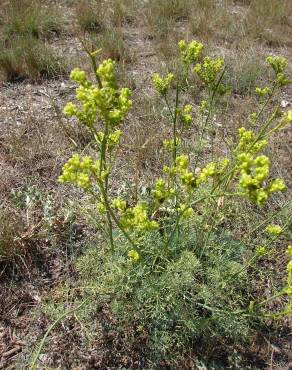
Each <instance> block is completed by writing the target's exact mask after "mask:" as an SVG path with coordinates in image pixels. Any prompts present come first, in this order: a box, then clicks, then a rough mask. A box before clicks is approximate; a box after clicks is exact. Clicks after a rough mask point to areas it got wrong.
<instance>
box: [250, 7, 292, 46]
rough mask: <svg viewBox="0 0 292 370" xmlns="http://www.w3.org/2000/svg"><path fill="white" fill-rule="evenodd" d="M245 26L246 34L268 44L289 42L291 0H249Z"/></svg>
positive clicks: (291, 24) (290, 34) (291, 28)
mask: <svg viewBox="0 0 292 370" xmlns="http://www.w3.org/2000/svg"><path fill="white" fill-rule="evenodd" d="M245 26H246V31H247V34H248V35H250V36H251V37H252V38H255V39H259V40H261V41H264V42H266V43H267V44H269V45H284V44H286V43H289V42H290V43H291V39H292V2H291V1H290V0H282V1H278V0H269V1H266V0H251V1H250V5H249V7H248V10H247V15H246V19H245Z"/></svg>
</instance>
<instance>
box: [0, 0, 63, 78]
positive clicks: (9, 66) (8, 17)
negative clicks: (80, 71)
mask: <svg viewBox="0 0 292 370" xmlns="http://www.w3.org/2000/svg"><path fill="white" fill-rule="evenodd" d="M1 19H2V21H1V24H0V76H1V77H2V78H4V79H7V80H12V81H14V80H21V79H25V78H30V79H31V80H38V79H40V78H42V77H46V78H52V77H57V76H59V75H61V74H63V73H64V72H65V71H66V66H65V62H64V60H63V58H61V57H60V56H59V55H58V54H57V53H56V52H55V51H53V49H52V48H51V47H50V46H49V45H48V43H46V42H45V40H46V39H48V38H49V37H50V36H51V35H52V34H55V33H56V32H59V31H60V29H61V18H60V17H58V16H57V14H56V13H55V12H54V10H53V9H52V8H48V7H46V6H45V5H43V4H42V3H41V2H40V1H38V0H24V1H22V0H12V1H11V2H10V3H9V4H8V5H6V6H5V5H3V9H2V17H1Z"/></svg>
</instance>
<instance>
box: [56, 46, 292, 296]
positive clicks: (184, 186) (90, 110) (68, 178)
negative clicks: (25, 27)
mask: <svg viewBox="0 0 292 370" xmlns="http://www.w3.org/2000/svg"><path fill="white" fill-rule="evenodd" d="M179 50H180V54H181V58H180V59H181V63H182V68H183V69H184V71H185V72H187V71H191V73H193V74H194V75H195V76H196V78H198V79H200V80H201V82H202V85H203V86H205V88H206V90H207V92H208V101H202V102H201V103H200V106H199V114H201V116H202V117H204V123H203V127H202V130H201V132H200V133H199V134H198V143H199V145H200V147H201V143H202V139H203V137H204V133H205V131H206V129H207V127H208V125H209V124H210V122H211V121H212V117H213V115H214V107H215V105H214V102H215V99H216V98H217V97H218V96H220V95H222V94H224V93H225V92H226V91H227V90H228V89H227V87H226V86H225V85H224V84H223V82H222V81H223V77H224V74H225V68H224V61H223V60H222V59H221V58H211V57H208V56H204V55H203V50H204V46H203V45H202V44H201V43H198V42H196V41H192V42H190V43H186V42H185V41H180V43H179ZM88 54H89V56H90V58H91V61H92V65H93V69H94V73H95V77H96V81H95V82H92V81H90V80H89V79H88V78H87V76H86V74H85V72H84V71H82V70H80V69H74V70H73V71H72V72H71V75H70V78H71V80H72V81H74V82H75V83H76V84H77V85H78V87H77V89H76V99H77V101H78V103H77V104H75V103H72V102H70V103H68V104H67V105H66V106H65V108H64V113H65V114H66V115H67V116H71V117H72V116H73V117H77V119H78V120H79V122H80V124H82V125H84V126H85V127H86V128H87V129H88V130H89V131H90V132H91V133H92V136H93V138H94V143H95V146H94V147H95V148H96V155H95V156H83V157H82V156H80V155H79V154H73V156H72V157H71V158H70V159H69V160H68V162H67V163H66V164H65V165H64V167H63V171H62V174H61V176H60V177H59V181H60V182H62V183H71V184H74V185H76V186H78V187H79V188H81V189H83V190H84V191H85V192H87V193H89V194H91V195H93V197H94V199H95V200H96V201H97V205H96V206H97V207H96V208H97V212H98V213H99V215H100V216H101V217H102V218H103V219H104V224H105V228H104V229H105V232H106V234H107V235H108V239H109V244H110V246H111V251H112V252H114V250H115V244H114V238H113V229H114V228H115V227H117V228H118V229H119V230H120V231H121V233H122V234H123V235H124V237H125V238H126V240H127V242H128V243H129V247H128V249H127V257H128V258H129V259H130V261H131V262H132V263H139V264H143V263H145V264H148V265H149V263H150V265H149V266H151V271H152V270H153V271H154V270H155V268H156V264H158V263H162V262H161V261H163V263H166V262H165V261H168V262H169V261H170V260H172V259H175V258H176V254H175V252H174V251H176V253H181V252H182V251H181V250H180V249H179V248H180V246H181V245H183V241H184V238H185V235H184V234H183V233H181V232H180V230H181V228H182V227H184V225H185V224H186V223H188V222H189V221H191V220H194V215H195V210H196V208H197V206H198V205H201V206H202V207H205V210H206V213H210V209H209V207H210V204H211V205H212V206H214V205H216V204H217V203H218V200H220V199H221V198H222V197H225V198H228V197H229V198H235V197H237V198H246V199H248V200H249V201H250V202H252V203H254V204H255V205H258V206H262V205H263V204H265V203H266V202H267V200H268V199H269V197H270V196H271V194H272V193H274V192H278V191H284V190H285V184H284V182H283V180H282V179H279V178H275V179H270V160H269V158H268V157H267V156H266V155H264V154H263V150H264V149H265V147H266V146H267V145H268V140H269V137H270V136H271V134H272V133H274V132H276V131H279V130H281V129H282V128H283V127H284V126H285V125H286V124H291V123H292V112H291V111H288V112H287V113H285V114H282V115H279V112H278V109H277V110H276V111H275V112H273V113H272V115H271V116H270V117H269V118H268V119H267V120H266V121H265V122H264V123H263V124H262V125H261V126H260V128H259V129H258V130H247V129H245V128H240V129H239V139H238V144H237V146H236V147H235V149H234V150H233V151H232V152H231V153H230V155H229V156H228V157H223V158H218V159H217V160H214V156H213V150H212V161H211V162H209V163H207V164H206V165H205V166H204V167H203V168H202V169H199V170H197V169H196V166H197V162H198V156H197V158H196V160H195V161H194V163H192V162H191V161H190V158H189V157H188V156H187V155H185V154H184V153H183V151H182V147H183V146H182V145H181V143H182V139H183V138H182V136H181V133H182V131H183V129H184V128H185V127H190V126H191V125H192V122H193V121H194V114H193V108H192V105H191V104H181V100H182V99H181V96H180V94H181V91H182V87H181V86H180V85H179V82H176V77H175V76H174V75H173V74H172V73H169V74H168V75H167V76H166V77H163V76H160V75H159V74H157V73H156V74H154V75H153V77H152V81H153V84H154V87H155V89H156V91H157V92H158V93H159V95H160V96H161V97H162V99H163V101H164V102H165V105H166V107H167V109H168V111H169V116H170V117H171V119H170V121H171V125H172V137H171V138H170V139H166V140H164V142H163V143H164V147H165V149H166V150H167V151H169V153H170V161H169V163H168V165H167V166H165V167H164V169H163V174H162V176H161V178H159V179H157V180H156V182H155V184H154V186H153V187H152V190H151V192H150V197H149V199H147V200H142V201H137V203H136V204H134V205H132V206H129V205H128V204H127V202H126V200H124V199H121V198H112V197H111V195H110V175H111V171H112V167H113V165H114V164H115V149H116V148H117V146H118V145H119V142H120V138H121V135H122V131H121V125H122V123H123V121H124V120H125V118H126V116H127V114H128V112H129V110H130V108H131V106H132V101H131V99H130V97H131V91H130V90H129V89H128V88H124V87H123V88H120V87H119V86H118V83H117V80H116V77H115V62H113V61H112V60H110V59H109V60H105V61H103V62H102V63H101V64H99V65H97V63H96V60H95V54H92V53H88ZM267 63H268V64H269V65H270V66H271V67H272V69H273V71H274V73H275V78H274V79H273V81H272V83H271V86H264V87H258V88H257V89H256V93H257V94H258V95H259V99H260V108H259V111H258V112H257V113H253V114H252V115H251V119H252V120H253V123H254V124H256V123H257V122H260V120H261V119H262V117H263V113H264V111H265V108H266V107H267V106H268V103H269V102H270V101H271V98H272V97H273V95H274V94H275V93H276V92H277V90H279V89H280V88H281V87H282V86H285V85H286V84H288V83H289V81H288V79H287V77H286V76H285V68H286V64H287V63H286V61H285V59H284V58H281V57H274V56H270V57H268V58H267ZM172 86H175V93H174V94H173V95H174V97H173V98H172V96H173V95H172V94H171V92H172ZM279 117H280V118H279ZM100 126H101V127H102V128H101V129H100ZM254 126H255V125H254ZM212 146H213V144H212ZM205 216H206V217H209V215H204V216H203V217H202V230H201V232H202V233H203V236H204V240H203V243H202V247H201V253H200V256H202V255H203V249H204V247H205V246H206V245H207V242H208V240H209V237H210V235H211V231H212V230H213V229H212V228H213V226H214V225H212V224H211V225H209V226H208V227H209V229H210V230H211V231H205V229H204V227H205V226H206V225H207V223H208V222H207V220H206V217H205ZM151 232H152V233H153V235H156V238H157V240H158V239H159V240H161V239H162V240H163V243H162V244H163V245H164V248H163V251H162V253H163V256H161V251H159V256H158V255H153V256H152V257H151V258H152V259H151V260H150V262H149V256H148V257H147V258H148V260H147V261H146V259H145V260H144V257H145V258H146V256H147V255H148V251H147V250H146V248H147V242H146V237H147V235H148V233H151ZM177 248H178V252H177ZM181 248H182V247H181ZM189 252H190V253H193V251H192V250H190V251H189ZM264 252H265V251H264V249H263V248H259V249H257V250H256V252H255V255H254V256H253V257H252V258H251V259H250V260H249V261H248V262H247V264H246V266H244V267H243V268H242V269H241V270H239V271H238V272H237V273H236V274H239V273H241V271H242V270H244V269H246V268H247V267H248V266H249V265H250V264H251V263H252V262H253V261H255V260H257V258H259V257H260V256H262V255H263V254H264ZM289 253H290V252H289ZM290 255H291V253H290ZM290 265H291V263H290V264H289V265H288V274H289V278H288V284H289V287H290V288H291V276H290V275H291V271H290V270H291V266H290ZM163 268H164V267H162V269H163ZM290 288H289V289H288V290H285V292H288V293H289V294H291V289H290ZM288 293H287V294H288Z"/></svg>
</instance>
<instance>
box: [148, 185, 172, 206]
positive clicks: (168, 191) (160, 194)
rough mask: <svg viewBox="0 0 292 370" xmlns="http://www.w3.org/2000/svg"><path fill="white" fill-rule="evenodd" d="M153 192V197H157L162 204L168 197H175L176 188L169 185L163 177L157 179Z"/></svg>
mask: <svg viewBox="0 0 292 370" xmlns="http://www.w3.org/2000/svg"><path fill="white" fill-rule="evenodd" d="M151 194H152V197H153V199H155V200H156V201H157V202H158V203H159V204H162V203H163V202H165V201H166V200H167V199H171V198H173V196H174V195H175V190H174V189H173V188H170V187H168V186H167V185H166V182H165V181H164V180H163V179H159V180H157V181H156V183H155V186H154V189H153V190H152V192H151Z"/></svg>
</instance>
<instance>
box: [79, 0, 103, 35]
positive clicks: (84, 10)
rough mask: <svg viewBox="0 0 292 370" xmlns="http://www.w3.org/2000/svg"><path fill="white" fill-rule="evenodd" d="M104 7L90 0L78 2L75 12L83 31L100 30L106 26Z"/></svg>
mask: <svg viewBox="0 0 292 370" xmlns="http://www.w3.org/2000/svg"><path fill="white" fill-rule="evenodd" d="M105 13H106V10H105V8H104V7H102V6H101V4H99V6H97V4H96V3H95V2H93V1H90V0H82V1H80V2H78V4H77V5H76V8H75V14H76V18H77V22H78V24H79V27H80V28H81V29H82V30H83V31H95V32H100V31H102V30H103V29H104V27H105Z"/></svg>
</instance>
